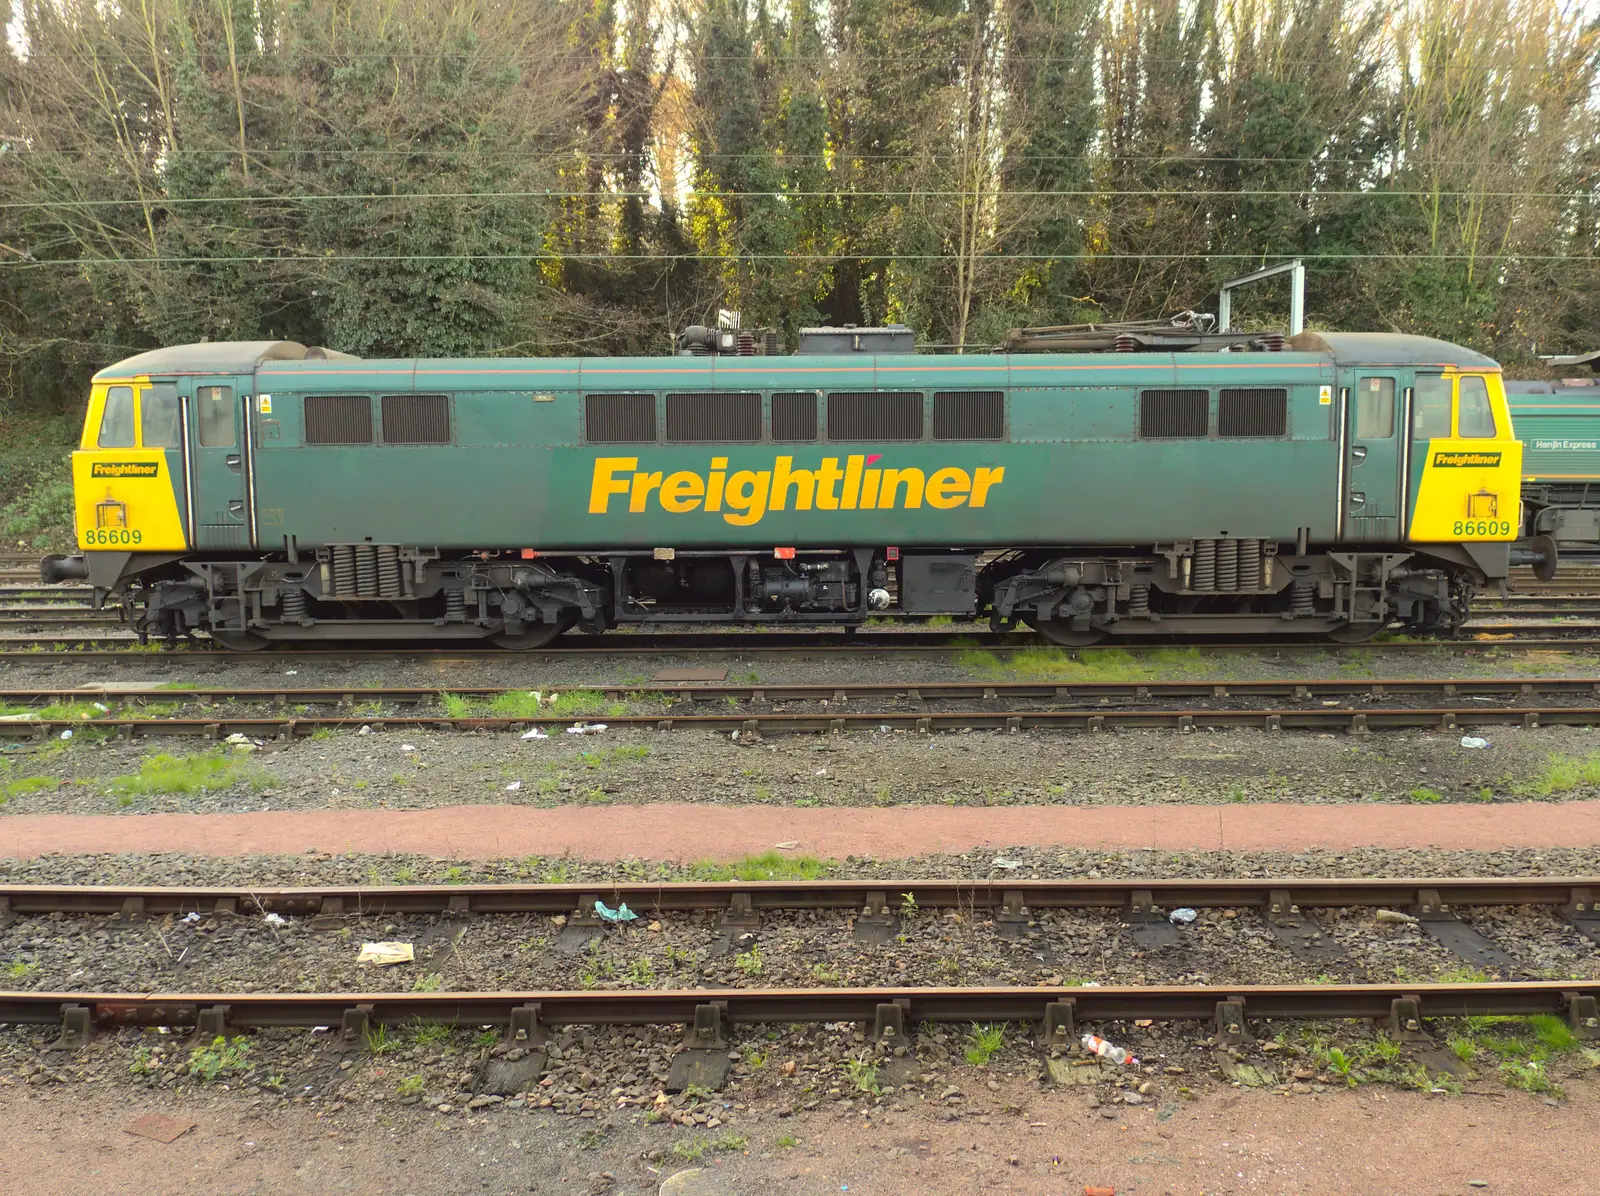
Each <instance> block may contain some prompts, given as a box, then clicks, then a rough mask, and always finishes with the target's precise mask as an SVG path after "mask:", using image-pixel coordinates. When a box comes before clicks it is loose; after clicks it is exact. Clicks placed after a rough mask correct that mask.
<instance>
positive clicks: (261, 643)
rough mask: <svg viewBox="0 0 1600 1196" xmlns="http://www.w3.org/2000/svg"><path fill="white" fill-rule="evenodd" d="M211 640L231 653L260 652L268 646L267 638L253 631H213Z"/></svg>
mask: <svg viewBox="0 0 1600 1196" xmlns="http://www.w3.org/2000/svg"><path fill="white" fill-rule="evenodd" d="M211 639H212V642H214V643H215V644H216V645H217V646H218V647H219V648H226V649H227V650H228V651H229V652H259V651H261V649H263V648H265V647H266V646H267V637H266V636H264V635H257V634H255V632H253V631H212V633H211Z"/></svg>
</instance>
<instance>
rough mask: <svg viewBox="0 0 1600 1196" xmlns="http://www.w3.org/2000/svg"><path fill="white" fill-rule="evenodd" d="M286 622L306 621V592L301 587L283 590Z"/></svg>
mask: <svg viewBox="0 0 1600 1196" xmlns="http://www.w3.org/2000/svg"><path fill="white" fill-rule="evenodd" d="M282 600H283V617H282V620H281V621H282V622H284V623H304V622H305V619H306V592H305V591H304V590H300V589H294V590H284V591H282Z"/></svg>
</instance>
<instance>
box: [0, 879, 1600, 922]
mask: <svg viewBox="0 0 1600 1196" xmlns="http://www.w3.org/2000/svg"><path fill="white" fill-rule="evenodd" d="M596 900H600V901H604V902H606V903H607V904H609V905H612V906H615V905H616V904H618V903H619V902H625V903H626V904H627V905H628V906H629V907H630V908H632V909H634V910H636V911H646V910H648V911H661V912H667V911H675V912H683V911H696V910H700V911H716V910H733V909H738V910H750V911H762V910H769V911H783V910H821V909H855V910H863V909H876V908H878V907H879V906H880V905H881V904H882V903H884V902H885V901H886V900H887V902H888V903H890V904H891V905H892V906H893V907H894V908H897V909H898V908H901V907H905V906H914V907H915V908H917V909H929V908H941V909H944V908H951V909H968V910H970V909H979V908H984V909H996V910H1003V909H1005V908H1007V907H1011V908H1014V909H1024V910H1026V909H1031V910H1045V909H1123V910H1131V909H1135V908H1142V909H1145V910H1148V909H1150V908H1152V907H1154V908H1158V909H1172V908H1177V907H1180V906H1185V907H1188V908H1191V909H1258V910H1261V911H1263V912H1265V913H1268V914H1271V915H1274V916H1287V915H1290V914H1292V913H1293V912H1294V911H1295V910H1297V909H1312V908H1345V907H1354V906H1362V907H1368V906H1378V907H1385V908H1392V909H1399V910H1407V909H1417V908H1422V907H1424V906H1426V907H1430V908H1431V909H1434V910H1445V909H1448V908H1451V907H1460V906H1485V905H1496V906H1506V905H1545V906H1559V907H1561V908H1562V909H1563V910H1565V911H1568V912H1569V913H1570V914H1571V915H1572V916H1573V917H1577V918H1580V919H1600V910H1597V908H1596V905H1595V902H1596V901H1597V900H1600V876H1553V877H1523V876H1513V877H1465V878H1463V877H1396V878H1387V877H1378V878H1370V879H1369V878H1354V879H1347V878H1321V879H1319V878H1310V877H1276V878H1265V879H1263V878H1255V877H1251V878H1222V879H1200V880H1195V879H1167V878H1148V879H1145V878H1134V879H1126V880H1098V879H1097V880H1080V879H1070V880H1034V879H1020V878H1018V879H1011V878H1006V877H993V878H988V879H982V880H963V879H921V878H914V877H906V878H893V877H891V878H889V879H885V880H871V879H868V880H812V881H803V880H775V881H740V880H733V881H631V880H605V881H591V882H581V883H576V884H451V885H309V886H288V887H283V886H271V885H194V886H166V885H121V884H112V885H34V884H16V883H11V882H8V881H0V922H3V921H4V920H5V919H8V918H15V917H18V916H21V915H29V916H38V915H44V914H53V913H67V914H80V915H119V916H122V917H125V918H130V919H131V918H139V917H150V918H154V917H165V916H168V915H183V914H188V913H199V914H212V913H215V914H218V915H220V916H223V917H231V916H235V915H249V914H252V913H277V914H284V915H305V916H324V917H326V916H342V917H365V916H379V915H383V916H393V915H400V914H417V915H427V914H450V915H453V916H467V915H472V914H483V915H509V914H573V913H576V914H577V915H578V916H580V917H592V916H593V914H594V909H593V906H594V902H595V901H596Z"/></svg>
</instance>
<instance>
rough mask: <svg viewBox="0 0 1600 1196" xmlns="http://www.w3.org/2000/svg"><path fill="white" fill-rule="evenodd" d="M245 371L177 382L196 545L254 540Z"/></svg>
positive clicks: (244, 545)
mask: <svg viewBox="0 0 1600 1196" xmlns="http://www.w3.org/2000/svg"><path fill="white" fill-rule="evenodd" d="M250 389H251V378H250V377H249V376H248V375H242V376H241V375H221V376H216V377H189V378H184V379H182V380H181V381H180V383H179V393H180V394H181V395H182V398H183V406H184V430H185V436H186V438H187V440H188V443H189V447H190V459H191V461H192V467H191V490H190V511H191V512H192V514H193V525H194V533H195V534H194V544H195V547H196V548H198V549H202V550H205V549H212V550H227V549H248V548H250V547H252V546H253V545H254V543H255V512H254V510H253V509H252V504H251V502H250V493H251V485H250V482H251V477H250V470H251V466H252V464H253V462H252V460H251V451H250V448H251V446H250Z"/></svg>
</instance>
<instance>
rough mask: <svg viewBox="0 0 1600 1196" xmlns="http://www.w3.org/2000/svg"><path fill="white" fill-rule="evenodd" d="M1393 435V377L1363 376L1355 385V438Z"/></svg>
mask: <svg viewBox="0 0 1600 1196" xmlns="http://www.w3.org/2000/svg"><path fill="white" fill-rule="evenodd" d="M1393 435H1394V379H1393V378H1363V379H1361V381H1360V382H1359V383H1358V384H1357V385H1356V439H1357V440H1382V439H1384V437H1386V436H1393Z"/></svg>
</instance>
